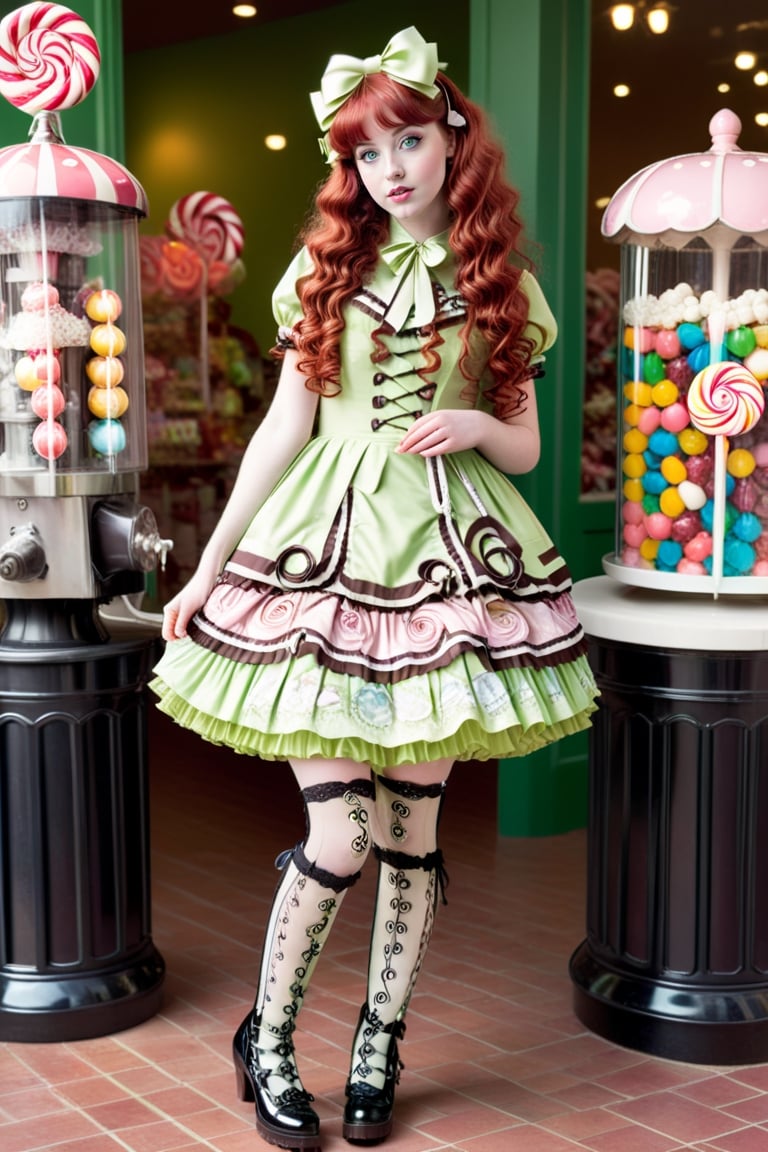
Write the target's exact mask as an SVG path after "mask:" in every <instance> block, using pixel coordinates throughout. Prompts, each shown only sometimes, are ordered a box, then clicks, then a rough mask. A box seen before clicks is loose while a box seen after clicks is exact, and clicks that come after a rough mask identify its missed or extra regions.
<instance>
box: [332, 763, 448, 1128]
mask: <svg viewBox="0 0 768 1152" xmlns="http://www.w3.org/2000/svg"><path fill="white" fill-rule="evenodd" d="M376 789H377V790H376V824H377V843H375V844H374V848H373V851H374V855H375V856H376V858H377V860H378V862H379V879H378V888H377V892H376V907H375V911H374V919H373V928H372V931H371V952H370V959H369V968H368V995H367V1001H366V1003H365V1004H364V1005H363V1008H362V1010H361V1013H360V1020H359V1023H358V1027H357V1032H356V1034H355V1040H354V1043H353V1047H352V1061H351V1067H350V1074H349V1080H348V1082H347V1097H348V1099H347V1104H346V1108H345V1113H344V1136H345V1137H346V1139H347V1140H349V1141H350V1142H355V1141H364V1142H366V1143H368V1142H371V1141H375V1140H381V1139H383V1138H384V1137H385V1136H387V1135H388V1134H389V1132H390V1130H391V1127H392V1106H393V1103H394V1087H395V1084H396V1083H397V1080H398V1078H399V1058H398V1051H397V1041H398V1039H400V1038H401V1037H402V1035H403V1032H404V1031H405V1024H404V1022H403V1017H404V1015H405V1011H406V1009H407V1007H408V1003H409V1001H410V998H411V994H412V992H413V988H414V985H415V983H416V978H417V976H418V974H419V970H420V968H421V965H422V962H423V960H424V956H425V954H426V951H427V947H428V944H429V939H430V936H431V933H432V927H433V924H434V919H435V910H436V907H437V900H438V897H439V895H440V894H441V893H442V892H443V887H444V884H445V880H446V877H445V872H444V870H443V860H442V853H441V852H440V850H439V849H438V847H437V826H438V820H439V816H440V808H441V805H442V798H443V793H444V784H442V783H434V784H426V785H424V784H416V783H411V782H405V781H400V780H394V779H389V778H381V779H379V780H378V781H377V786H376ZM443 899H444V896H443Z"/></svg>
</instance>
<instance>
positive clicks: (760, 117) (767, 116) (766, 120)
mask: <svg viewBox="0 0 768 1152" xmlns="http://www.w3.org/2000/svg"><path fill="white" fill-rule="evenodd" d="M755 124H759V125H760V127H761V128H765V127H766V126H768V112H758V113H757V115H756V116H755Z"/></svg>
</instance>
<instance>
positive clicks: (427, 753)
mask: <svg viewBox="0 0 768 1152" xmlns="http://www.w3.org/2000/svg"><path fill="white" fill-rule="evenodd" d="M149 687H150V688H151V689H152V690H153V691H154V692H155V693H156V694H157V695H158V696H159V697H160V698H159V700H158V702H157V706H158V708H159V709H160V710H161V711H162V712H165V713H166V714H167V715H168V716H170V717H171V718H172V719H173V720H175V721H176V723H178V724H180V725H182V726H183V727H184V728H188V729H189V730H190V731H192V732H196V733H197V735H198V736H201V737H202V738H203V739H204V740H208V741H210V743H212V744H220V745H226V746H227V747H229V748H232V749H233V750H234V751H235V752H239V753H242V754H243V755H247V756H257V757H259V758H260V759H262V760H291V759H299V760H307V759H311V758H319V759H323V760H331V759H339V758H344V759H350V760H354V761H356V762H357V763H361V764H369V765H370V766H371V768H372V769H373V771H374V772H382V771H384V770H385V769H387V768H394V767H397V766H398V765H401V764H424V763H428V762H429V761H432V760H443V759H449V758H450V759H452V760H458V761H463V760H496V759H507V758H513V757H518V756H527V755H529V754H530V753H531V752H535V751H537V749H539V748H543V747H545V746H546V745H547V744H552V743H554V742H555V741H557V740H560V739H562V738H563V737H564V736H572V735H574V734H575V733H577V732H582V731H584V730H585V729H586V728H589V727H590V724H591V721H590V719H589V717H590V716H591V714H592V713H593V712H594V711H595V710H596V708H597V704H596V703H595V702H594V701H593V702H592V703H591V704H590V705H589V706H587V707H586V708H584V709H583V711H581V712H579V713H577V714H576V715H574V716H571V717H567V718H565V719H563V720H560V721H556V722H554V723H549V724H547V723H544V722H541V723H535V724H533V725H531V726H530V727H529V728H527V729H524V728H523V727H522V725H514V726H512V727H509V728H505V729H502V730H501V731H498V732H489V731H487V730H486V729H484V728H483V726H482V725H481V724H480V723H478V721H477V720H465V721H464V722H463V723H461V724H460V725H459V727H458V728H457V729H456V731H455V732H452V733H451V734H450V735H449V736H446V737H445V738H444V739H442V740H438V741H432V742H429V741H425V740H421V741H415V742H413V743H410V744H404V745H399V746H397V747H395V748H385V747H382V746H381V745H380V744H375V743H372V742H369V741H367V740H364V739H361V738H359V737H354V736H342V737H339V738H335V739H332V738H329V737H327V736H320V735H318V734H317V733H316V732H312V731H302V730H299V731H296V732H290V733H282V734H281V733H269V732H260V731H256V730H254V729H253V728H248V727H247V726H246V725H243V724H235V723H232V722H231V721H224V720H219V719H217V718H216V717H215V716H210V715H207V714H206V713H204V712H200V711H199V710H198V709H197V708H195V707H193V706H192V705H190V704H189V703H188V702H187V701H186V700H184V699H183V698H182V697H181V696H179V695H177V693H175V692H174V691H173V690H172V689H171V688H169V687H168V685H167V684H165V682H164V681H162V680H161V679H159V678H158V679H155V680H153V681H151V682H150V685H149Z"/></svg>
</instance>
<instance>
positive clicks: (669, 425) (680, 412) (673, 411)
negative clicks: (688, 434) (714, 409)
mask: <svg viewBox="0 0 768 1152" xmlns="http://www.w3.org/2000/svg"><path fill="white" fill-rule="evenodd" d="M689 422H690V417H689V416H688V409H687V408H686V406H685V404H681V403H680V402H679V401H678V402H677V403H676V404H670V405H669V407H667V408H665V409H664V411H663V412H662V413H661V426H662V428H665V429H666V430H667V432H675V433H677V432H682V430H683V428H687V427H688V424H689Z"/></svg>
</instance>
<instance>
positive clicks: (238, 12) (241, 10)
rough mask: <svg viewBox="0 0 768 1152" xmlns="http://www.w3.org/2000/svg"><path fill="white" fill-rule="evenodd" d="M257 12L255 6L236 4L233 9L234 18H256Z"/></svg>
mask: <svg viewBox="0 0 768 1152" xmlns="http://www.w3.org/2000/svg"><path fill="white" fill-rule="evenodd" d="M256 12H257V8H256V5H255V4H235V5H234V7H233V9H232V15H233V16H243V17H246V18H247V17H249V16H255V15H256Z"/></svg>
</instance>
